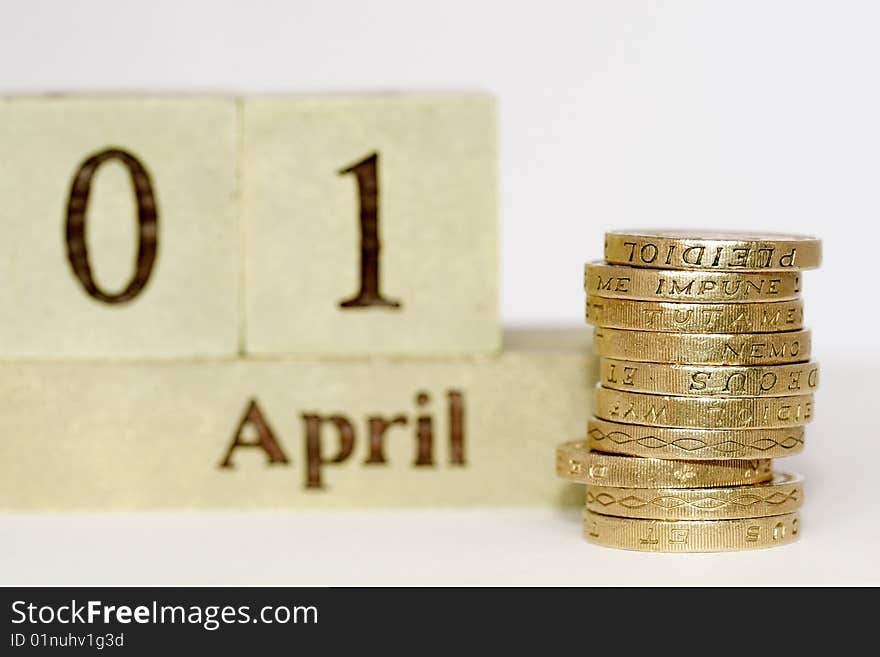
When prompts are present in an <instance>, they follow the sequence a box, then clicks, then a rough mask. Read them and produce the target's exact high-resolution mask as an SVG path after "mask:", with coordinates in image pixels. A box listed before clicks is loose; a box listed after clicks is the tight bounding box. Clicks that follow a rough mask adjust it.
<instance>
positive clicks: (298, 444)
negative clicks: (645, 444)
mask: <svg viewBox="0 0 880 657" xmlns="http://www.w3.org/2000/svg"><path fill="white" fill-rule="evenodd" d="M586 338H587V336H586V335H584V332H582V331H578V332H577V335H576V336H572V335H571V332H562V333H559V332H551V333H549V334H540V335H533V334H531V333H525V334H520V335H519V336H518V340H517V344H515V345H512V346H511V348H509V349H507V350H505V351H504V352H503V353H502V354H501V355H497V356H461V357H454V358H453V357H450V358H444V359H439V358H427V357H426V358H395V359H388V358H386V359H324V360H321V359H298V360H228V361H219V360H215V361H190V362H162V363H160V362H154V363H147V362H140V363H75V362H68V363H19V364H12V363H7V364H3V365H2V366H0V400H4V401H3V402H2V411H0V432H2V435H3V436H5V438H4V440H3V441H0V507H2V508H3V509H6V510H12V509H16V510H26V509H29V510H34V509H46V510H48V509H183V508H196V509H227V508H229V509H234V508H240V509H272V508H328V507H349V508H352V507H383V508H387V507H425V506H448V507H468V506H473V505H485V506H488V505H493V506H494V505H497V506H524V505H526V506H528V505H536V506H541V505H543V506H554V505H558V504H559V503H560V501H561V500H563V501H569V502H571V501H577V502H579V503H583V500H582V498H581V499H580V500H572V499H571V496H570V494H569V493H567V487H566V486H565V484H564V483H561V482H559V481H557V480H556V479H555V478H554V477H553V476H552V457H550V458H548V456H547V455H548V454H551V453H552V450H551V449H550V447H551V446H552V445H553V444H554V443H555V442H557V441H558V439H559V436H578V435H580V434H581V433H583V431H584V427H585V426H586V422H587V417H588V415H589V411H590V408H591V401H590V394H589V390H588V388H587V386H585V385H584V382H585V381H587V380H590V379H594V378H595V374H596V373H595V363H594V360H593V359H591V358H589V357H588V356H586V355H585V341H586ZM541 463H544V464H545V466H546V467H545V468H544V469H543V471H542V469H541V468H540V464H541ZM536 468H537V469H536ZM545 471H546V472H545Z"/></svg>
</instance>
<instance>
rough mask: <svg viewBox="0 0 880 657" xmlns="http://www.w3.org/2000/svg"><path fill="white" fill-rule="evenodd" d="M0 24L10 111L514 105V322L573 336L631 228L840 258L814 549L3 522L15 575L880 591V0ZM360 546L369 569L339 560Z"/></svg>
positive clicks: (38, 19)
mask: <svg viewBox="0 0 880 657" xmlns="http://www.w3.org/2000/svg"><path fill="white" fill-rule="evenodd" d="M0 12H2V15H0V92H6V93H19V92H27V93H32V92H45V91H68V92H79V91H113V92H118V91H135V92H142V91H183V92H187V93H189V92H218V91H219V92H234V93H264V92H279V91H287V92H310V91H315V92H325V91H358V90H369V91H375V90H385V89H393V90H447V89H462V88H464V89H487V90H489V91H492V92H494V93H496V94H497V95H498V96H499V98H500V120H501V127H500V145H501V161H500V173H501V234H502V248H501V275H502V304H501V314H502V318H503V319H504V320H505V322H506V323H508V324H551V323H553V324H556V323H566V324H579V323H580V322H581V321H582V309H583V291H582V287H581V284H582V279H581V267H582V263H583V262H584V261H585V260H589V259H594V258H598V257H601V249H602V233H603V231H604V230H605V229H608V228H612V227H615V228H624V227H651V226H656V227H659V226H670V227H674V226H691V227H707V228H708V227H713V228H730V227H733V228H755V229H762V230H774V231H789V232H801V233H813V234H816V235H818V236H820V237H822V238H823V240H824V245H825V261H824V265H823V268H822V269H821V270H819V271H817V272H810V273H808V274H807V276H806V285H805V297H806V302H807V317H808V322H809V324H810V325H811V326H812V328H813V329H814V332H815V335H814V353H815V354H816V355H817V357H818V359H819V360H820V361H821V362H822V364H823V384H822V385H823V388H822V391H821V394H820V395H819V399H818V402H817V416H818V417H817V421H816V422H815V423H814V424H813V425H812V427H811V428H810V431H809V440H808V445H809V446H808V449H807V453H806V454H805V455H804V456H803V457H801V458H800V459H798V462H797V467H798V468H799V469H800V470H801V471H803V472H804V473H805V474H807V475H808V476H809V477H810V486H809V494H810V503H809V504H808V506H807V510H806V513H805V518H806V522H805V524H804V527H805V532H804V533H805V538H804V540H802V541H801V542H800V543H799V544H798V545H797V546H794V547H792V548H787V549H784V550H776V551H768V552H762V553H750V554H749V555H722V556H702V557H688V558H687V559H684V560H683V559H682V558H681V557H675V556H673V557H667V556H646V555H631V554H625V553H618V552H614V551H610V550H600V549H596V548H592V547H590V546H587V545H585V544H584V543H583V542H582V540H581V539H580V538H579V530H578V527H577V519H576V517H574V516H570V515H567V514H565V513H562V512H537V511H535V512H528V513H523V512H504V513H497V512H479V511H475V512H473V513H469V514H450V513H418V514H380V515H378V516H375V515H368V514H336V515H329V516H328V515H318V514H300V515H295V514H280V515H279V514H276V515H261V514H255V515H251V516H218V515H214V516H199V517H192V516H175V515H171V516H163V515H158V514H157V515H144V516H131V515H129V516H68V517H56V516H20V515H6V516H2V517H0V582H7V583H13V582H43V583H51V582H62V581H64V582H72V581H75V582H82V583H86V582H94V583H107V582H130V583H178V582H180V583H182V582H184V581H185V582H187V583H208V582H216V583H221V582H237V583H247V582H255V583H256V582H260V583H314V584H321V583H363V582H373V583H422V582H444V583H457V582H462V583H475V582H494V583H516V582H530V583H566V582H569V583H575V582H582V583H588V582H604V583H616V582H639V581H650V582H667V583H675V582H676V581H680V582H682V583H686V582H691V583H700V582H703V583H711V582H729V583H737V582H742V583H760V582H762V581H766V582H776V581H779V582H789V583H829V582H849V583H852V582H867V581H871V582H874V583H880V566H878V564H877V563H876V562H875V561H876V560H874V559H873V555H874V554H876V550H877V547H878V542H880V541H878V536H880V530H878V521H880V512H878V510H877V505H876V504H875V500H876V496H877V495H878V494H880V488H878V483H877V482H878V480H880V477H878V474H877V471H876V468H877V467H878V465H877V462H878V460H877V458H876V457H877V455H878V450H877V447H876V443H877V441H878V439H880V436H878V431H877V428H876V425H875V424H874V418H875V417H876V415H877V411H876V408H877V404H878V394H880V390H878V385H877V383H876V381H875V380H872V377H876V376H877V375H878V370H880V348H878V346H877V337H876V331H877V327H878V320H880V305H878V301H877V297H876V293H875V287H876V286H875V283H874V280H875V271H876V269H877V265H878V264H880V263H878V253H880V250H878V243H880V84H878V68H880V66H878V65H880V39H878V38H877V26H878V24H880V5H878V4H876V3H872V2H861V3H859V2H841V1H835V2H830V1H829V2H806V1H804V0H797V1H791V2H778V1H767V0H762V1H759V2H758V1H755V2H752V1H745V0H740V1H739V2H707V1H693V2H660V1H657V0H639V1H635V0H630V1H626V2H613V1H611V0H608V1H606V2H595V1H591V2H583V1H581V2H554V1H548V0H542V1H540V2H528V3H526V2H522V3H514V2H476V1H475V0H469V1H462V0H443V1H442V2H430V3H426V2H412V1H410V2H406V1H398V2H392V1H388V0H371V1H370V2H363V1H354V0H352V1H349V2H342V1H339V0H331V1H328V0H324V1H321V2H317V1H316V2H262V1H251V2H238V3H231V2H217V1H213V2H209V1H207V0H204V1H200V2H186V1H181V0H151V2H148V3H144V2H137V3H135V2H122V1H120V0H102V1H92V2H60V1H59V2H49V1H48V0H27V1H26V2H25V1H23V0H22V1H18V0H16V1H10V0H4V1H3V2H2V4H0ZM0 156H2V153H0ZM354 528H357V531H354ZM172 533H173V535H174V537H175V538H174V540H173V541H172V540H171V539H169V536H170V535H171V534H172ZM354 536H356V537H357V539H356V540H357V545H356V549H357V551H358V553H359V556H358V558H357V560H356V563H365V564H370V565H368V566H365V567H364V568H360V567H358V569H354V568H355V567H354V565H353V564H352V563H347V562H346V560H347V557H346V556H345V555H348V554H350V551H351V550H352V549H354V546H353V545H352V540H353V538H352V537H354ZM303 537H313V538H310V539H308V540H304V539H303ZM266 543H268V544H269V545H270V548H271V549H265V545H266ZM208 546H210V550H209V547H208ZM245 553H250V554H248V555H247V556H245ZM256 553H260V554H262V555H263V556H262V557H260V558H261V559H264V560H266V559H268V562H267V561H259V560H255V559H254V558H253V555H254V554H256ZM211 554H213V555H214V556H215V557H216V558H215V559H211V558H210V555H211ZM340 564H341V565H340Z"/></svg>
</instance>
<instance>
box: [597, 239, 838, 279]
mask: <svg viewBox="0 0 880 657" xmlns="http://www.w3.org/2000/svg"><path fill="white" fill-rule="evenodd" d="M605 261H606V262H608V263H609V264H617V265H629V266H632V267H647V268H651V269H690V270H701V271H729V272H738V271H740V272H741V271H797V270H803V269H815V268H817V267H818V266H819V265H820V264H821V261H822V243H821V241H820V240H819V239H817V238H815V237H811V236H808V235H786V234H782V233H747V232H740V231H711V230H685V229H682V230H632V231H629V230H617V231H611V232H607V233H605Z"/></svg>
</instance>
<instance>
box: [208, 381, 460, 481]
mask: <svg viewBox="0 0 880 657" xmlns="http://www.w3.org/2000/svg"><path fill="white" fill-rule="evenodd" d="M446 402H447V415H446V419H447V422H446V424H447V430H448V440H449V444H448V459H449V461H448V462H449V465H452V466H461V465H466V459H465V442H466V437H465V399H464V393H462V392H461V391H459V390H448V391H447V392H446ZM430 403H431V396H430V395H429V394H428V393H427V392H425V391H419V392H418V393H417V394H416V396H415V404H416V406H417V408H418V409H420V411H421V412H419V413H418V414H417V415H416V416H415V417H414V418H412V419H413V420H414V425H415V430H414V434H415V436H414V437H415V458H414V460H413V461H412V462H411V463H412V466H413V467H428V468H431V467H434V466H436V462H435V459H434V436H435V431H434V415H433V414H431V413H430V412H427V411H428V410H429V408H430V407H429V405H430ZM422 409H423V410H422ZM300 417H301V419H302V421H303V432H304V443H305V470H306V476H305V486H304V487H305V488H306V489H307V490H308V489H321V488H324V487H325V484H324V479H323V469H324V467H325V466H327V465H331V464H340V463H345V462H347V461H349V460H350V459H351V457H352V455H353V454H354V452H355V450H356V448H357V445H358V441H357V434H358V430H357V422H356V421H355V420H353V419H352V418H350V417H349V416H347V415H345V414H344V413H338V412H337V413H332V414H322V413H318V412H308V413H302V414H301V415H300ZM328 424H329V425H333V428H334V429H335V434H336V437H337V438H338V445H339V446H338V449H336V451H335V454H334V455H333V456H332V457H329V458H328V457H327V456H326V450H325V438H327V435H326V431H324V427H325V426H326V425H328ZM364 424H365V428H364V431H365V434H364V435H365V436H366V441H365V442H366V458H365V459H364V461H363V463H364V465H370V466H378V465H389V459H388V458H387V457H386V455H385V447H386V443H385V441H386V439H387V435H388V433H389V430H390V429H391V428H392V427H394V426H398V427H401V429H399V430H398V436H399V433H400V431H401V430H402V428H405V427H407V426H409V424H410V418H409V417H408V416H407V415H406V414H403V413H400V414H391V415H383V414H370V415H368V416H367V417H366V418H365V423H364ZM248 426H252V427H253V429H254V431H255V433H256V438H254V439H248V438H247V437H245V435H244V433H245V428H246V427H248ZM239 447H257V448H260V449H262V450H263V451H264V452H265V453H266V455H267V457H268V460H269V463H283V464H288V463H289V461H288V459H287V456H286V455H285V454H284V452H283V451H282V449H281V446H280V443H279V441H278V440H277V438H276V433H275V432H274V431H273V430H272V428H271V427H270V426H269V423H268V422H267V421H266V419H265V416H264V414H263V412H262V411H261V409H260V407H259V406H258V404H257V402H256V400H253V399H252V400H250V401H249V402H248V405H247V408H246V409H245V413H244V415H243V417H242V419H241V421H240V422H239V423H238V426H237V427H236V429H235V431H234V432H233V436H232V441H231V443H230V444H229V447H228V448H227V450H226V453H225V454H224V456H223V459H222V461H221V462H220V465H219V467H221V468H232V467H233V464H232V455H233V453H234V451H235V450H236V449H237V448H239Z"/></svg>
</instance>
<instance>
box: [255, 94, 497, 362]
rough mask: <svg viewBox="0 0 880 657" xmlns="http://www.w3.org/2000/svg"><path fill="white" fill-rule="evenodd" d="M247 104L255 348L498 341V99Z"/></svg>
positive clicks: (386, 348)
mask: <svg viewBox="0 0 880 657" xmlns="http://www.w3.org/2000/svg"><path fill="white" fill-rule="evenodd" d="M243 102H244V105H243V112H244V119H243V125H244V135H243V141H244V155H243V162H242V176H243V182H242V213H243V220H244V225H245V233H246V239H245V270H246V276H245V279H246V303H245V308H246V311H245V327H246V332H245V348H246V351H248V352H250V353H254V354H329V355H345V354H355V355H359V354H460V353H488V352H493V351H496V350H497V349H498V347H499V339H500V330H499V324H498V308H497V306H498V303H497V296H498V295H497V262H496V260H497V258H496V251H497V244H496V242H497V226H496V180H495V178H496V175H495V174H496V172H495V169H496V166H495V159H496V149H495V139H496V134H495V132H496V128H495V103H494V100H493V99H492V98H491V97H490V96H485V95H425V96H409V95H389V96H368V97H332V96H328V97H322V98H258V99H248V100H245V101H243Z"/></svg>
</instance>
